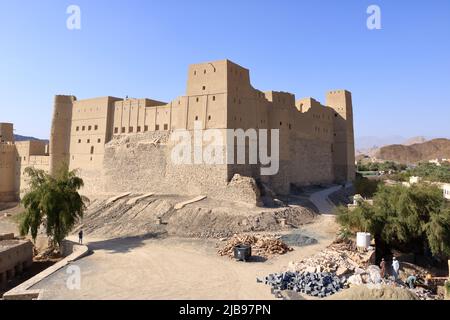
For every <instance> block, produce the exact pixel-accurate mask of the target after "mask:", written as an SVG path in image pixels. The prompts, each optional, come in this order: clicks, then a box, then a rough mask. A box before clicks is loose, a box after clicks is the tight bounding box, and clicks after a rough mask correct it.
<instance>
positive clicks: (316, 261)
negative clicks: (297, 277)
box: [288, 243, 375, 277]
mask: <svg viewBox="0 0 450 320" xmlns="http://www.w3.org/2000/svg"><path fill="white" fill-rule="evenodd" d="M374 259H375V250H374V249H372V248H370V249H369V250H368V251H365V252H360V251H358V250H356V248H355V247H354V246H353V244H352V243H334V244H332V245H330V246H329V247H327V248H326V249H324V250H323V251H321V252H319V253H317V254H316V255H314V256H312V257H310V258H307V259H304V260H302V261H299V262H290V263H289V265H288V270H289V271H291V272H300V273H302V272H310V273H312V272H315V273H320V272H330V273H335V274H336V275H337V276H338V277H341V276H343V275H349V274H353V273H355V272H356V271H357V270H358V269H362V268H364V267H367V266H369V265H370V264H373V262H374Z"/></svg>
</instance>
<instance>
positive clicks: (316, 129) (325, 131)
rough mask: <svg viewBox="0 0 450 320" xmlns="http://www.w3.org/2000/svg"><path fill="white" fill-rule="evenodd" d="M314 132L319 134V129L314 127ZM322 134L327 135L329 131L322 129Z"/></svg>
mask: <svg viewBox="0 0 450 320" xmlns="http://www.w3.org/2000/svg"><path fill="white" fill-rule="evenodd" d="M314 131H315V132H316V133H320V127H314ZM322 132H324V133H328V132H329V129H326V128H322Z"/></svg>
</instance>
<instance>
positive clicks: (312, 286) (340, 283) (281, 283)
mask: <svg viewBox="0 0 450 320" xmlns="http://www.w3.org/2000/svg"><path fill="white" fill-rule="evenodd" d="M257 281H258V282H263V281H261V280H259V279H257ZM344 282H345V278H342V279H341V278H339V277H338V276H336V275H335V274H332V273H328V272H323V273H310V272H304V273H299V272H289V271H288V272H284V273H275V274H270V275H268V276H267V277H266V278H265V279H264V283H265V284H267V285H270V286H271V287H272V292H274V293H277V292H279V291H283V290H292V291H295V292H299V293H304V294H307V295H310V296H313V297H319V298H324V297H328V296H330V295H332V294H335V293H336V292H338V291H339V290H341V289H342V288H343V287H344Z"/></svg>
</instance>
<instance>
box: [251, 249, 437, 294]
mask: <svg viewBox="0 0 450 320" xmlns="http://www.w3.org/2000/svg"><path fill="white" fill-rule="evenodd" d="M374 263H375V250H374V248H369V249H368V250H358V249H357V248H356V246H355V244H354V243H353V242H335V243H333V244H331V245H330V246H328V247H327V248H326V249H324V250H323V251H321V252H319V253H317V254H316V255H314V256H312V257H309V258H306V259H304V260H301V261H299V262H290V263H289V266H288V268H287V269H288V270H287V271H286V272H283V273H276V274H270V275H269V276H267V277H265V279H264V280H260V279H257V282H264V283H265V284H267V285H270V286H271V288H272V293H274V294H275V295H276V296H280V291H283V290H292V291H294V292H297V293H302V294H307V295H309V296H314V297H319V298H325V297H328V296H331V295H333V294H335V293H337V292H338V291H340V290H342V289H346V288H349V287H353V286H367V287H368V288H371V289H377V288H383V287H384V286H392V287H397V288H403V289H407V290H409V291H411V292H412V293H414V294H415V295H416V296H417V297H418V299H421V300H431V299H435V298H436V296H435V295H433V294H432V293H431V291H430V290H427V289H425V288H422V287H417V288H415V289H410V288H409V287H408V286H407V285H406V284H405V283H404V282H403V281H401V280H399V281H398V282H395V281H394V279H393V278H392V277H387V278H382V276H381V270H380V268H379V267H378V266H376V265H374ZM405 268H407V264H406V263H405ZM405 271H407V270H405Z"/></svg>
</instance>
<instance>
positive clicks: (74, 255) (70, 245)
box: [3, 240, 89, 300]
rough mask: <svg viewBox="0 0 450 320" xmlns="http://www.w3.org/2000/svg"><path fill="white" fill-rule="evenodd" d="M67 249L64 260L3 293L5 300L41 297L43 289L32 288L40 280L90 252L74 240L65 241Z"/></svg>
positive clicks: (64, 246)
mask: <svg viewBox="0 0 450 320" xmlns="http://www.w3.org/2000/svg"><path fill="white" fill-rule="evenodd" d="M64 250H65V253H66V254H68V255H67V256H66V257H65V258H64V259H63V260H61V261H59V262H57V263H55V264H54V265H52V266H51V267H49V268H47V269H45V270H44V271H42V272H41V273H39V274H37V275H35V276H34V277H32V278H31V279H28V280H27V281H25V282H24V283H22V284H20V285H19V286H17V287H15V288H13V289H11V290H10V291H8V292H6V293H5V294H4V295H3V299H4V300H35V299H40V297H41V295H42V292H43V290H42V289H36V290H33V289H31V290H30V288H31V287H33V286H34V285H36V284H37V283H38V282H40V281H42V280H43V279H45V278H47V277H48V276H50V275H51V274H53V273H55V272H56V271H58V270H59V269H61V268H63V267H65V266H66V265H67V264H69V263H70V262H72V261H75V260H77V259H80V258H82V257H84V256H86V255H87V254H88V252H89V249H88V247H87V246H85V245H79V244H76V243H74V242H72V241H68V240H65V241H64V243H63V251H64ZM67 250H72V252H71V253H70V254H69V252H68V251H67Z"/></svg>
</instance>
